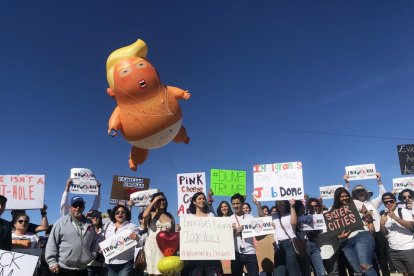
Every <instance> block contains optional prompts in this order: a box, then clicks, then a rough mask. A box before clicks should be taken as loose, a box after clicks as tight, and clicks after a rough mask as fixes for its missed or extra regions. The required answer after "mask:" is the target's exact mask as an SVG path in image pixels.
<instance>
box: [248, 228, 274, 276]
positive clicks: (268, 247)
mask: <svg viewBox="0 0 414 276" xmlns="http://www.w3.org/2000/svg"><path fill="white" fill-rule="evenodd" d="M253 242H254V247H255V248H256V256H257V262H258V263H259V271H265V272H273V270H274V260H275V248H274V243H275V239H274V235H273V234H272V235H266V236H259V237H256V238H255V239H254V240H253ZM271 275H273V274H272V273H271Z"/></svg>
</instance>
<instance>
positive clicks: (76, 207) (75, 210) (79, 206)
mask: <svg viewBox="0 0 414 276" xmlns="http://www.w3.org/2000/svg"><path fill="white" fill-rule="evenodd" d="M84 209H85V205H84V204H83V203H82V202H79V201H77V202H75V203H74V204H73V205H72V206H70V212H71V214H72V216H74V217H75V218H81V217H82V213H83V210H84Z"/></svg>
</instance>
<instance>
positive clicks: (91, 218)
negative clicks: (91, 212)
mask: <svg viewBox="0 0 414 276" xmlns="http://www.w3.org/2000/svg"><path fill="white" fill-rule="evenodd" d="M98 218H99V217H91V219H98Z"/></svg>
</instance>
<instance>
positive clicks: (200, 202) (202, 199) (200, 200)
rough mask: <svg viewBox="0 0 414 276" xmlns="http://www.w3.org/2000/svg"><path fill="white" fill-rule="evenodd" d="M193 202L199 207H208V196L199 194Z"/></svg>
mask: <svg viewBox="0 0 414 276" xmlns="http://www.w3.org/2000/svg"><path fill="white" fill-rule="evenodd" d="M193 203H194V205H195V206H196V207H197V208H199V209H204V208H205V207H206V196H205V195H203V194H201V195H199V196H198V197H196V199H195V201H193Z"/></svg>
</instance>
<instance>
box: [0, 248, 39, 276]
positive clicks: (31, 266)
mask: <svg viewBox="0 0 414 276" xmlns="http://www.w3.org/2000/svg"><path fill="white" fill-rule="evenodd" d="M38 259H39V257H37V256H33V255H26V254H22V253H18V252H10V251H4V250H0V264H1V265H0V275H4V276H6V275H7V276H20V275H33V273H34V271H35V268H36V265H37V261H38Z"/></svg>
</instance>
